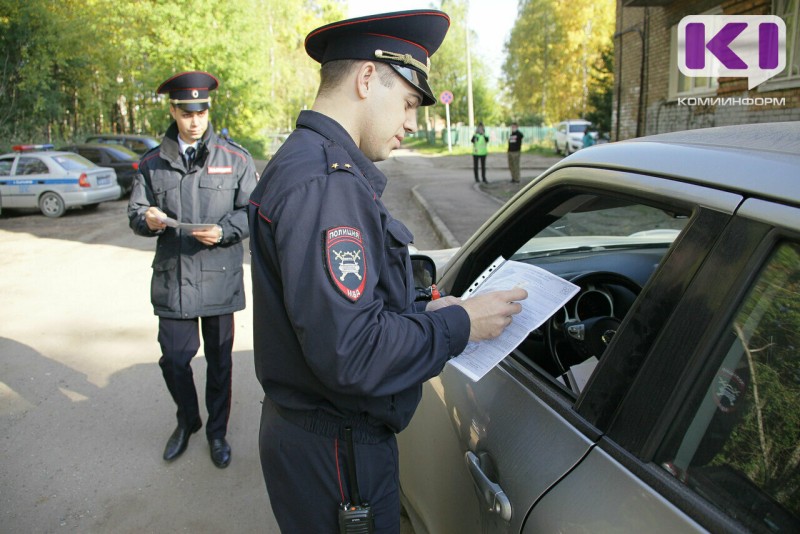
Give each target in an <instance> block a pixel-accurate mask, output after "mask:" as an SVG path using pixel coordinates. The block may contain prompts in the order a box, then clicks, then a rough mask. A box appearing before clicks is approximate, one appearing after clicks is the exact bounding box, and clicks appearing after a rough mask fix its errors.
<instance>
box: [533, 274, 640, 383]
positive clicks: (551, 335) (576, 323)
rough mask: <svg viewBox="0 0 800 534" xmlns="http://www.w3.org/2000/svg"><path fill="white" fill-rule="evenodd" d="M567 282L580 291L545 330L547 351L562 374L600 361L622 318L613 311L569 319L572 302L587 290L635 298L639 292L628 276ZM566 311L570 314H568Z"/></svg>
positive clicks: (593, 276) (579, 278) (591, 276)
mask: <svg viewBox="0 0 800 534" xmlns="http://www.w3.org/2000/svg"><path fill="white" fill-rule="evenodd" d="M570 282H572V283H573V284H576V285H578V286H580V287H581V289H580V291H579V292H578V295H576V296H575V298H573V299H572V300H571V301H570V302H569V303H567V307H566V309H561V310H560V311H559V312H557V313H556V314H555V315H554V316H553V317H551V318H550V319H548V320H547V321H546V322H545V328H544V336H545V341H546V344H547V350H548V352H549V354H550V357H551V358H552V360H553V362H554V363H555V366H556V368H557V369H558V370H559V371H560V372H561V373H565V372H566V371H567V369H569V368H570V367H571V366H573V365H575V364H578V363H581V362H583V361H585V360H586V359H588V358H590V357H592V356H595V357H596V358H597V359H598V360H599V359H600V357H601V356H602V355H603V352H604V351H605V349H606V346H607V345H608V344H609V343H610V342H611V338H613V337H614V334H616V332H617V330H618V329H619V325H620V324H621V323H622V319H623V318H624V317H618V316H617V315H616V310H613V313H612V314H611V315H607V314H599V315H593V316H590V317H575V316H570V313H572V314H574V313H575V304H576V302H577V301H576V300H575V299H577V298H579V297H580V296H581V295H583V294H585V293H586V291H587V290H589V289H594V288H601V287H605V286H618V287H622V288H624V289H626V290H628V291H630V292H631V293H633V295H634V297H635V296H638V295H639V293H640V292H641V291H642V286H640V285H639V284H638V283H637V282H634V281H633V280H632V279H630V278H628V277H627V276H624V275H621V274H618V273H613V272H609V271H596V272H590V273H584V274H580V275H578V276H575V277H574V278H572V279H571V280H570ZM606 291H607V290H606ZM566 310H570V312H569V313H567V312H566Z"/></svg>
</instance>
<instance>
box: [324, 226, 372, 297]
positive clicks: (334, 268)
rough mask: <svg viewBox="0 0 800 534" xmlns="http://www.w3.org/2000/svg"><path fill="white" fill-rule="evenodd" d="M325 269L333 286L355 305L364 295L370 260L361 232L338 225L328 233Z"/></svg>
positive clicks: (326, 237) (326, 236) (328, 230)
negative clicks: (368, 259) (365, 250)
mask: <svg viewBox="0 0 800 534" xmlns="http://www.w3.org/2000/svg"><path fill="white" fill-rule="evenodd" d="M325 267H326V269H327V270H328V277H329V278H330V280H331V282H333V286H334V287H335V288H336V289H337V290H339V292H340V293H341V294H342V295H344V297H345V298H347V299H348V300H350V301H351V302H356V301H357V300H358V299H360V298H361V295H363V294H364V286H365V285H366V283H367V258H366V254H365V252H364V241H363V239H362V235H361V230H359V229H358V228H352V227H350V226H337V227H335V228H328V229H327V230H325Z"/></svg>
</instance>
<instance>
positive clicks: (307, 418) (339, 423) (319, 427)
mask: <svg viewBox="0 0 800 534" xmlns="http://www.w3.org/2000/svg"><path fill="white" fill-rule="evenodd" d="M264 401H265V402H270V401H269V400H268V399H264ZM273 406H275V411H276V412H278V415H280V416H281V417H283V418H284V419H286V420H287V421H289V422H290V423H293V424H295V425H297V426H299V427H301V428H302V429H304V430H307V431H309V432H312V433H314V434H318V435H320V436H325V437H329V438H339V439H342V440H344V439H345V434H344V429H345V428H347V427H350V428H351V429H352V430H353V440H355V441H357V442H358V443H372V444H374V443H380V442H382V441H385V440H387V439H389V438H390V437H392V436H393V435H394V432H392V431H391V430H390V429H389V427H387V426H386V425H381V424H379V425H376V424H374V423H371V422H370V421H369V420H368V419H369V416H367V415H358V416H354V417H347V418H346V417H339V416H336V415H333V414H330V413H328V412H325V411H323V410H291V409H289V408H284V407H283V406H279V405H277V404H275V403H273Z"/></svg>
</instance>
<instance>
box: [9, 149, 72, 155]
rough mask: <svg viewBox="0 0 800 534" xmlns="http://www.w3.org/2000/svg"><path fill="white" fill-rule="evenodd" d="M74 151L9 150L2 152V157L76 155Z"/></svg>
mask: <svg viewBox="0 0 800 534" xmlns="http://www.w3.org/2000/svg"><path fill="white" fill-rule="evenodd" d="M75 155H77V154H75V153H74V152H70V151H68V150H21V151H19V152H7V153H5V154H0V157H5V156H50V157H52V156H75Z"/></svg>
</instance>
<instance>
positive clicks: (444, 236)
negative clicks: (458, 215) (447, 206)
mask: <svg viewBox="0 0 800 534" xmlns="http://www.w3.org/2000/svg"><path fill="white" fill-rule="evenodd" d="M418 187H420V186H418V185H415V186H414V187H412V188H411V194H412V195H413V196H414V200H416V202H417V204H419V205H420V207H421V208H422V210H423V211H424V212H425V215H427V217H428V220H429V221H430V222H431V225H433V231H434V232H435V233H436V236H437V237H438V238H439V240H440V241H441V242H442V243H443V244H444V248H458V247H460V246H461V243H459V241H458V239H456V237H455V236H454V235H453V233H452V232H451V231H450V229H449V228H448V227H447V225H445V224H444V221H442V219H440V218H439V216H438V215H437V214H436V212H435V211H434V210H433V208H431V206H430V204H428V201H427V200H425V198H424V197H423V196H422V194H421V193H419V191H417V188H418Z"/></svg>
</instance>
